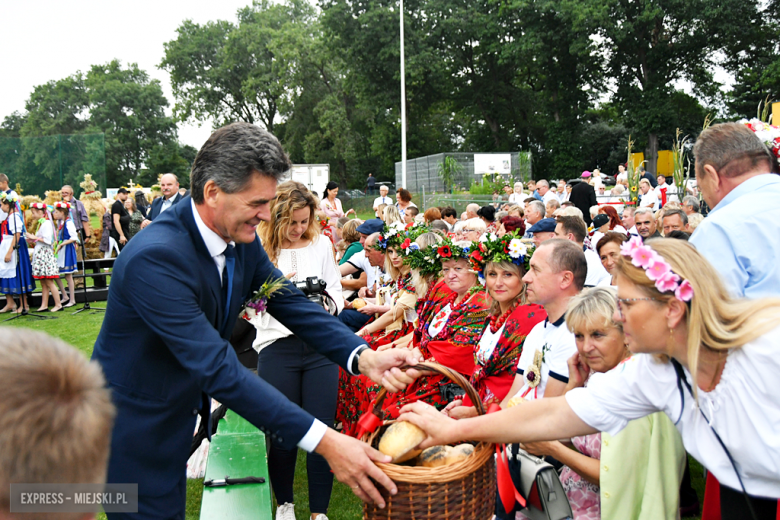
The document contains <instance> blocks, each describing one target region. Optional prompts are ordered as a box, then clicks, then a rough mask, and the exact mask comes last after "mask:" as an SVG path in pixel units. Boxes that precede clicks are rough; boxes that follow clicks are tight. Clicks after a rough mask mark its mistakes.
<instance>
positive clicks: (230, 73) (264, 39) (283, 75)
mask: <svg viewBox="0 0 780 520" xmlns="http://www.w3.org/2000/svg"><path fill="white" fill-rule="evenodd" d="M315 14H316V12H315V9H314V7H313V6H312V5H311V4H310V3H308V2H307V1H305V0H288V1H287V2H285V3H282V4H273V3H271V2H270V1H268V0H260V1H255V2H254V3H253V5H252V6H250V7H246V8H244V9H241V10H240V11H239V12H238V21H237V23H236V24H233V23H231V22H227V21H215V22H208V23H206V24H204V25H199V24H196V23H193V22H192V21H189V20H188V21H185V22H184V23H183V24H182V25H181V26H180V27H179V28H178V29H177V38H176V39H175V40H172V41H170V42H167V43H166V44H165V45H164V46H165V58H164V59H163V61H162V63H161V64H160V67H161V68H163V69H164V70H167V71H168V72H169V73H170V75H171V85H172V87H173V92H174V96H175V97H176V99H177V103H176V104H175V107H174V112H175V114H176V115H177V117H179V118H180V119H182V120H188V119H195V120H199V121H202V120H204V119H208V118H210V119H213V120H214V121H215V122H216V123H217V124H218V125H222V124H225V123H228V122H232V121H246V122H249V123H258V124H261V125H263V126H264V127H265V128H266V129H267V130H268V131H269V132H273V131H274V126H275V124H276V123H277V122H278V118H279V117H280V109H281V107H282V105H285V104H287V105H289V102H290V100H291V98H292V95H293V90H294V84H293V82H292V71H293V69H294V64H291V63H290V62H289V61H287V60H286V59H285V54H284V53H282V52H279V49H278V48H277V42H278V40H279V39H280V36H279V35H280V33H284V32H289V31H295V30H300V31H304V32H305V31H307V27H308V26H309V25H310V24H311V23H312V21H313V19H314V18H315Z"/></svg>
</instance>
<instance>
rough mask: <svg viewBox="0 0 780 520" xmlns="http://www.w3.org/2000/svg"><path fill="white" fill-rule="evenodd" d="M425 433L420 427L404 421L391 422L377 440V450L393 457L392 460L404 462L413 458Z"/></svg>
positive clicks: (418, 451)
mask: <svg viewBox="0 0 780 520" xmlns="http://www.w3.org/2000/svg"><path fill="white" fill-rule="evenodd" d="M426 437H427V435H426V434H425V432H424V431H422V430H421V429H420V428H418V427H417V426H415V425H414V424H412V423H408V422H406V421H399V422H397V423H393V424H391V425H390V426H389V427H388V428H387V430H385V433H384V435H382V438H381V439H380V440H379V451H381V452H382V453H384V454H385V455H390V456H391V457H393V462H405V461H407V460H410V459H413V458H415V457H416V456H417V455H419V454H420V452H421V451H422V450H416V449H414V448H416V447H417V445H418V444H420V443H421V442H422V441H424V440H425V438H426Z"/></svg>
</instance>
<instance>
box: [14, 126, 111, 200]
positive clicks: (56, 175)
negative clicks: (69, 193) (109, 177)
mask: <svg viewBox="0 0 780 520" xmlns="http://www.w3.org/2000/svg"><path fill="white" fill-rule="evenodd" d="M0 173H4V174H6V175H7V176H8V178H9V179H10V182H9V185H10V187H11V188H13V189H15V187H16V184H17V183H18V184H19V185H20V186H21V188H22V190H23V195H39V196H40V197H41V198H43V196H44V193H45V192H46V191H48V190H58V191H59V189H60V188H61V187H62V186H63V185H65V184H70V185H71V186H72V187H73V190H74V192H75V195H76V197H77V198H78V197H79V195H80V194H81V192H82V191H83V189H82V188H81V186H79V184H80V183H81V182H82V181H83V180H84V174H87V173H89V174H91V175H92V180H94V181H95V182H97V183H98V190H101V191H102V192H103V193H104V194H105V190H106V141H105V136H104V134H75V135H51V136H44V137H0Z"/></svg>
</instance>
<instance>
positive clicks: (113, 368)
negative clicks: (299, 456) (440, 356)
mask: <svg viewBox="0 0 780 520" xmlns="http://www.w3.org/2000/svg"><path fill="white" fill-rule="evenodd" d="M171 251H175V252H176V253H175V254H171ZM271 276H273V277H281V276H282V273H281V272H280V271H279V270H278V269H276V268H274V266H273V264H271V262H270V261H269V259H268V257H267V255H266V254H265V251H264V250H263V248H262V247H261V246H260V241H259V239H257V238H256V239H255V241H254V242H252V243H251V244H237V245H236V266H235V275H234V278H233V288H232V290H233V292H232V295H233V296H232V301H231V302H230V305H229V309H227V310H226V309H222V308H220V307H221V305H220V298H221V297H220V288H221V284H220V279H219V274H218V272H217V268H216V266H215V264H214V261H213V260H212V258H211V256H210V255H209V252H208V250H207V248H206V245H205V243H204V242H203V239H202V238H201V235H200V233H199V231H198V229H197V226H196V224H195V220H194V217H193V212H192V207H191V204H190V198H189V197H185V198H184V200H183V201H182V203H181V204H177V205H176V206H174V207H173V208H171V209H170V210H168V211H166V212H165V213H163V214H162V215H160V217H159V218H158V219H157V220H155V223H154V225H153V226H149V227H148V228H146V229H144V230H143V231H142V232H141V233H139V234H138V236H136V237H135V238H134V239H133V240H131V241H130V242H129V243H128V245H127V247H125V248H124V250H123V251H122V254H120V255H119V257H118V258H117V261H116V264H115V267H114V271H113V273H112V277H111V288H110V290H109V295H108V304H107V310H106V316H105V319H104V321H103V326H102V328H101V330H100V334H99V335H98V339H97V342H96V343H95V349H94V352H93V354H92V358H93V359H95V360H97V361H98V362H99V363H100V364H101V365H102V367H103V371H104V373H105V375H106V379H107V381H108V385H109V387H110V388H111V390H112V396H113V400H114V403H115V404H116V406H117V410H118V414H117V418H116V424H115V426H114V430H113V437H112V442H111V456H110V461H109V469H108V481H109V482H117V483H122V482H124V483H138V491H139V495H140V496H141V500H142V501H143V497H144V496H151V497H161V496H163V495H166V494H175V492H174V488H175V487H176V485H177V484H180V483H181V482H182V480H183V479H184V471H185V466H186V462H187V458H188V456H189V450H190V443H191V441H192V436H193V432H194V429H195V419H196V416H197V415H198V413H199V411H200V410H201V408H202V407H203V406H204V405H206V406H208V403H207V400H206V399H205V395H206V394H207V395H209V396H212V397H214V398H216V399H217V400H218V401H220V402H222V403H224V404H226V405H227V406H228V407H230V408H231V409H232V410H235V411H236V412H237V413H239V414H240V415H241V416H243V417H244V418H246V419H247V420H248V421H250V422H251V423H252V424H254V425H256V426H258V427H260V428H261V429H262V430H263V431H266V432H267V433H269V434H271V435H273V438H274V439H275V440H276V441H277V442H279V443H280V444H281V445H282V446H284V447H286V448H293V447H295V446H296V445H297V443H298V442H299V441H300V440H301V439H302V438H303V436H304V435H305V434H306V432H307V431H308V430H309V428H310V426H311V424H312V421H313V419H314V418H313V417H312V416H311V415H309V414H308V413H307V412H305V411H303V410H302V409H301V408H299V407H298V406H295V405H294V404H292V403H291V402H290V401H288V400H287V398H285V397H284V396H283V395H282V394H281V393H280V392H279V391H277V390H276V389H275V388H274V387H272V386H271V385H269V384H268V383H266V382H265V381H264V380H263V379H261V378H260V377H258V376H257V375H255V374H253V373H252V372H250V371H249V370H247V369H246V368H244V367H243V366H242V365H241V363H240V362H239V361H238V358H237V357H236V354H235V351H234V350H233V348H232V347H231V346H230V344H229V343H228V340H227V339H228V338H229V337H230V334H231V331H232V330H233V326H234V324H235V322H236V320H237V318H238V312H239V310H240V308H241V306H242V304H243V302H244V301H246V299H247V298H248V297H249V296H250V295H251V294H253V293H254V292H255V291H256V290H257V289H258V288H259V287H260V285H261V284H262V283H263V282H265V281H266V280H267V279H268V278H269V277H271ZM288 284H289V282H288ZM289 289H290V290H289V291H284V292H283V294H281V293H280V294H277V295H275V296H273V297H272V298H271V299H270V301H269V303H268V311H269V312H270V313H271V314H272V315H273V316H274V317H275V318H276V319H278V320H279V321H280V322H281V323H282V324H283V325H285V326H286V327H287V328H289V329H290V330H291V331H293V332H294V333H295V334H296V335H297V336H298V337H300V338H301V339H302V340H303V341H305V342H306V343H307V344H308V345H310V346H311V347H313V348H315V349H316V350H318V351H319V352H321V353H322V354H324V355H325V356H327V357H328V358H330V359H331V360H333V361H334V362H336V363H338V364H339V365H341V366H342V367H344V366H346V364H347V361H348V358H349V356H350V354H351V353H352V351H353V350H354V349H355V348H357V347H358V346H359V345H361V344H364V343H365V342H364V341H362V340H361V339H360V338H358V337H357V336H355V334H354V333H352V332H351V331H350V330H349V329H347V328H346V327H345V326H344V325H342V324H341V323H340V322H339V321H338V320H337V319H335V318H333V317H332V316H330V315H329V314H327V313H326V312H325V311H324V310H322V308H320V307H318V306H317V305H316V304H314V303H311V302H310V301H308V300H307V299H306V298H305V297H304V296H303V293H301V292H300V291H298V290H297V289H296V288H295V287H294V286H293V285H292V284H289ZM226 312H227V313H228V317H227V322H226V323H227V325H225V326H223V325H222V324H223V323H224V322H225V320H224V319H223V318H224V317H225V313H226ZM174 502H176V501H174ZM180 508H181V511H182V514H183V510H184V503H183V500H182V503H181V504H180ZM175 513H176V512H175V511H160V512H159V517H161V518H171V517H174V516H175Z"/></svg>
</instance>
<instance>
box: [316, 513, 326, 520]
mask: <svg viewBox="0 0 780 520" xmlns="http://www.w3.org/2000/svg"><path fill="white" fill-rule="evenodd" d="M314 520H328V517H327V516H325V515H323V514H322V513H320V514H318V515H317V516H315V517H314Z"/></svg>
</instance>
